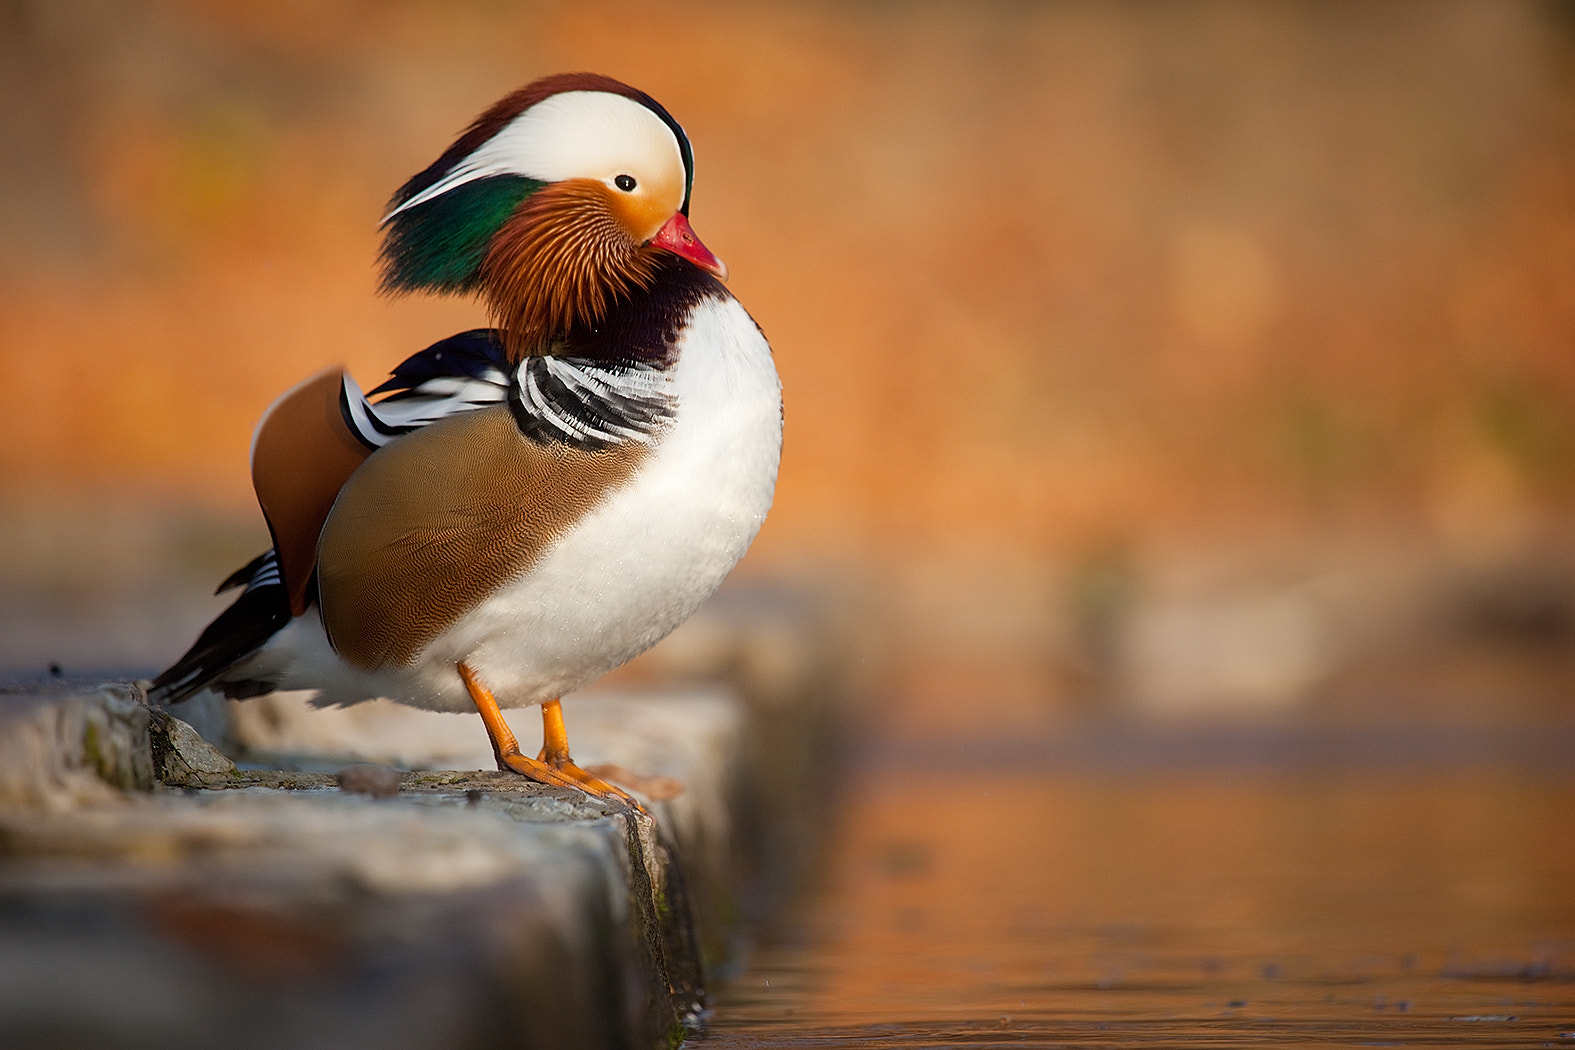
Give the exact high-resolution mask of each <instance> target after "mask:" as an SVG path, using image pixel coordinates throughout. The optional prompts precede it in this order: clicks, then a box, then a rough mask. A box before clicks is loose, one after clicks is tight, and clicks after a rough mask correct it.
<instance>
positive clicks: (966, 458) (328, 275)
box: [0, 0, 1575, 724]
mask: <svg viewBox="0 0 1575 1050" xmlns="http://www.w3.org/2000/svg"><path fill="white" fill-rule="evenodd" d="M569 69H592V70H596V71H599V72H604V73H608V74H611V75H613V76H616V77H618V78H620V79H623V80H626V81H628V82H630V83H632V84H635V85H636V86H639V87H641V88H643V89H644V90H646V91H648V92H650V93H651V94H652V95H653V96H655V97H656V98H657V99H659V100H660V101H661V102H662V103H663V104H664V105H665V106H667V108H668V109H669V110H671V111H672V113H673V114H674V115H675V116H676V117H677V118H678V119H679V120H680V121H681V122H682V123H683V124H684V126H685V127H686V129H687V130H688V132H689V135H690V138H691V139H692V141H693V143H694V147H695V152H696V156H697V179H696V184H695V190H694V202H693V208H692V212H691V217H692V219H693V222H694V225H695V228H696V230H697V232H699V234H700V235H701V236H702V237H703V238H704V239H705V241H706V243H707V244H708V245H710V246H711V247H712V248H713V249H714V250H715V251H716V252H717V254H718V255H720V256H721V257H722V258H723V259H724V260H726V262H727V263H728V265H729V266H730V268H731V270H732V273H733V274H734V276H733V279H732V282H731V286H732V288H733V291H734V292H735V293H736V294H737V295H738V296H739V298H740V299H741V300H742V301H743V302H744V303H745V305H746V306H747V307H748V308H749V309H750V311H751V312H752V313H753V314H754V316H755V317H756V319H757V320H758V321H759V322H760V323H761V325H762V326H763V328H764V329H765V331H766V333H767V334H768V336H769V337H770V338H771V340H772V343H773V346H774V348H775V352H776V357H777V363H778V367H779V369H780V371H781V373H782V377H783V383H784V388H785V397H786V405H787V409H786V411H787V440H786V451H785V456H784V460H783V465H782V474H781V481H780V486H779V489H778V494H777V504H776V507H775V509H774V511H773V513H772V517H771V520H770V521H769V522H768V524H767V526H766V528H765V530H764V532H763V533H762V534H761V537H760V539H759V541H758V543H757V546H756V549H755V551H754V552H753V553H752V554H751V555H750V558H749V559H748V560H747V561H746V564H745V566H744V567H743V569H741V570H740V571H741V572H742V573H743V574H744V577H745V579H746V580H749V579H759V580H763V579H787V580H791V581H797V582H798V585H800V586H803V587H805V588H806V589H809V590H812V591H813V590H817V589H818V590H820V591H823V592H826V593H831V594H834V595H835V596H836V598H837V600H836V601H835V602H833V603H832V604H833V605H834V606H835V611H834V612H833V614H832V615H833V618H834V619H835V618H840V622H843V623H845V624H852V625H854V626H856V627H858V628H860V629H862V631H863V632H864V633H863V634H860V635H858V637H860V638H861V639H863V641H862V643H861V644H862V645H864V648H865V652H866V655H867V654H868V653H876V652H878V653H879V654H880V655H881V656H882V662H881V667H882V668H883V670H882V671H881V672H880V673H881V675H883V676H885V677H883V678H882V680H881V682H879V683H877V685H878V687H879V689H882V690H887V691H891V692H902V693H904V694H905V695H908V696H910V697H911V698H912V703H913V704H914V705H915V710H916V711H919V712H921V714H922V713H923V712H924V711H928V712H929V713H930V716H932V717H933V718H934V719H936V720H938V722H937V724H943V723H945V722H946V720H947V719H948V718H951V717H955V716H954V715H951V714H948V713H947V708H948V703H947V696H948V695H952V696H955V694H956V691H957V690H958V689H961V688H967V687H973V688H980V687H981V683H984V684H985V685H987V686H988V688H990V689H992V690H994V691H996V692H997V693H998V694H1000V695H1001V696H1003V697H1006V698H1007V699H1005V700H1003V701H1002V703H1001V705H1000V708H1001V710H1007V711H1011V710H1017V711H1019V712H1020V713H1021V716H1022V717H1023V718H1025V719H1029V720H1033V719H1039V718H1042V717H1049V716H1048V715H1046V714H1045V712H1046V711H1049V710H1052V709H1059V708H1075V707H1076V706H1077V705H1078V704H1080V703H1084V702H1102V701H1100V699H1099V698H1100V697H1105V696H1112V695H1116V694H1119V695H1120V697H1122V698H1123V699H1122V702H1124V703H1132V704H1136V705H1137V706H1138V707H1142V708H1144V709H1148V710H1172V709H1174V710H1190V709H1192V708H1194V707H1199V706H1203V707H1208V706H1209V705H1216V706H1217V705H1224V708H1228V709H1230V710H1258V709H1282V708H1286V707H1288V706H1289V707H1296V706H1305V705H1307V704H1313V705H1315V706H1316V705H1317V704H1322V705H1324V706H1325V707H1326V708H1328V709H1329V710H1335V711H1338V710H1341V709H1342V708H1341V705H1342V703H1345V704H1348V705H1355V704H1356V703H1357V701H1355V700H1344V701H1342V700H1341V699H1340V698H1341V697H1355V696H1358V695H1370V694H1372V693H1373V692H1374V691H1375V690H1377V691H1381V692H1384V693H1385V695H1386V696H1387V697H1388V698H1389V699H1388V700H1387V701H1386V702H1387V703H1390V704H1392V705H1394V707H1395V710H1399V711H1402V712H1403V711H1404V710H1405V709H1406V708H1405V704H1406V703H1407V701H1406V700H1404V698H1403V695H1402V694H1405V690H1400V689H1396V688H1393V687H1392V681H1391V679H1390V678H1386V677H1385V675H1386V674H1387V673H1388V672H1386V671H1385V670H1384V668H1387V667H1392V666H1395V661H1396V660H1397V659H1399V660H1402V661H1403V659H1411V660H1412V663H1411V664H1409V665H1407V666H1408V667H1409V668H1410V671H1408V672H1407V673H1408V674H1409V673H1411V672H1414V671H1416V670H1418V669H1420V668H1435V669H1436V668H1437V667H1438V666H1439V665H1437V664H1436V662H1435V660H1434V658H1435V656H1436V655H1437V654H1438V653H1439V652H1440V651H1445V652H1449V653H1455V654H1458V652H1459V651H1460V650H1461V646H1460V645H1458V644H1456V643H1457V642H1458V641H1459V639H1460V638H1461V637H1464V636H1466V635H1469V636H1470V637H1471V638H1473V639H1481V638H1486V639H1488V641H1487V642H1484V644H1488V645H1489V648H1491V649H1492V652H1493V654H1496V655H1492V656H1491V657H1484V660H1485V661H1486V664H1485V665H1483V664H1482V663H1481V662H1480V661H1479V662H1477V663H1474V664H1473V667H1477V668H1480V667H1481V666H1488V667H1489V671H1485V672H1481V673H1480V674H1478V677H1476V678H1469V676H1468V678H1469V683H1471V684H1470V687H1469V688H1465V687H1461V688H1459V689H1458V690H1457V691H1458V692H1459V693H1460V696H1461V699H1460V701H1459V703H1460V705H1461V709H1462V710H1466V711H1467V713H1470V711H1474V710H1477V708H1482V709H1483V710H1486V709H1487V707H1491V708H1492V710H1493V711H1495V712H1499V713H1500V714H1501V713H1502V712H1503V710H1504V706H1503V705H1504V704H1509V705H1510V708H1511V709H1512V712H1513V713H1514V714H1515V717H1519V716H1520V715H1521V714H1524V715H1526V716H1527V717H1534V718H1537V719H1544V718H1548V717H1557V718H1564V717H1567V715H1568V711H1569V705H1568V704H1567V702H1566V701H1565V700H1564V699H1563V697H1564V696H1566V695H1567V693H1566V692H1565V687H1566V686H1567V685H1568V684H1570V683H1571V682H1575V669H1572V668H1575V658H1572V649H1575V643H1572V640H1571V639H1572V636H1575V597H1572V595H1575V557H1572V554H1575V546H1572V544H1571V536H1572V532H1571V524H1572V520H1571V519H1572V511H1575V8H1572V7H1571V6H1570V5H1569V4H1553V3H1498V4H1482V3H1474V2H1460V3H1398V4H1383V5H1360V4H1341V5H1328V4H1321V3H1273V4H1245V3H1208V4H1188V5H1160V4H1154V5H1144V4H1092V3H1062V4H1022V3H1004V2H1003V3H977V4H967V5H962V4H950V3H911V4H882V3H870V4H841V3H798V4H769V3H751V2H732V3H726V4H722V3H715V4H711V3H675V4H662V5H655V6H653V5H650V4H634V3H616V2H600V0H593V2H586V0H577V2H572V3H569V2H565V3H551V2H547V3H525V4H508V3H500V2H494V0H471V2H458V3H449V2H445V3H436V2H430V0H408V2H388V3H373V2H356V0H328V2H315V0H314V2H311V3H307V2H300V0H292V2H281V0H266V2H264V0H255V2H252V0H241V2H219V0H210V2H202V0H163V2H153V0H144V2H126V3H119V4H108V5H105V4H94V3H87V2H73V0H67V2H42V0H39V2H26V0H18V2H14V3H10V4H7V5H5V6H4V7H3V8H0V96H3V105H0V137H3V139H4V141H5V142H7V143H8V144H9V145H8V148H6V149H5V150H3V151H0V369H3V374H4V376H5V378H6V384H7V387H6V388H7V391H8V393H7V396H6V400H5V403H6V411H5V412H4V413H0V501H3V508H4V510H3V513H0V546H3V547H4V548H5V553H3V554H0V587H3V588H4V590H5V592H6V596H5V597H4V599H3V600H0V626H3V627H4V633H5V635H6V637H7V639H8V640H7V641H6V642H5V644H4V646H3V648H0V663H3V664H5V665H6V666H9V667H13V668H24V669H26V668H34V667H38V666H41V665H42V664H43V663H44V662H46V661H49V660H56V661H70V660H72V659H76V660H77V662H78V663H82V662H86V663H88V664H97V665H113V666H124V667H127V668H132V669H140V670H153V669H156V667H157V665H160V664H162V663H163V662H167V661H168V660H169V659H171V658H173V657H174V656H175V655H177V654H178V651H179V649H180V647H181V646H182V645H184V643H185V642H186V641H188V640H189V637H190V632H191V631H194V630H195V629H196V628H197V627H199V626H200V625H201V623H202V622H203V621H204V620H205V619H206V618H207V617H208V616H210V615H211V614H212V613H213V612H214V611H215V609H216V608H217V606H216V605H211V606H210V605H197V604H193V596H194V595H200V594H202V593H204V592H203V591H202V590H201V587H200V584H199V583H192V582H188V581H187V580H186V578H185V577H181V582H180V584H179V585H178V586H176V587H174V589H171V587H170V586H168V585H166V582H164V581H166V580H167V579H168V577H169V575H170V573H171V572H172V571H174V570H173V569H172V568H171V566H172V565H179V566H185V567H188V568H189V571H190V573H191V579H192V580H199V579H206V578H207V576H208V575H211V576H212V578H213V579H217V578H218V575H222V574H223V573H224V572H227V571H228V570H229V569H230V568H233V567H234V566H233V565H232V564H230V562H231V561H234V560H235V559H237V558H244V557H248V556H249V555H250V554H251V553H253V551H252V548H253V547H256V546H257V545H258V544H259V543H261V542H263V539H264V537H265V533H264V531H263V529H262V526H261V523H260V520H259V519H258V518H257V516H256V513H255V510H254V508H253V505H252V497H251V493H250V488H249V480H248V474H247V470H246V456H247V446H248V442H249V439H250V434H251V428H252V425H253V423H254V422H255V421H256V419H257V418H258V416H259V414H260V413H261V412H262V411H263V409H264V408H265V407H266V406H267V404H268V403H269V402H270V401H271V400H272V399H273V398H274V397H275V396H276V395H277V394H278V393H279V392H280V391H282V390H284V389H286V388H287V387H289V386H290V385H292V384H294V383H295V382H297V381H298V380H300V379H301V378H303V377H304V376H306V375H308V374H310V373H312V372H314V371H316V370H317V369H319V368H321V367H322V366H324V365H326V364H330V363H333V362H342V363H344V364H345V365H347V366H348V367H349V369H350V370H351V371H352V372H353V373H354V375H355V376H356V377H357V379H358V380H360V382H361V383H362V384H363V386H366V385H368V384H375V383H376V382H378V380H379V378H380V376H381V375H382V374H383V373H384V372H386V371H387V369H388V368H390V367H391V366H392V365H394V364H395V363H397V362H398V361H399V360H401V359H402V358H403V357H404V356H406V355H407V354H409V353H411V352H413V351H415V350H417V349H420V348H421V347H423V346H425V345H427V344H428V343H430V342H431V341H433V340H435V339H438V338H440V337H442V336H445V335H448V334H450V333H452V332H454V331H457V330H460V329H463V328H468V327H473V326H476V325H478V324H482V323H484V321H485V318H484V314H483V311H482V310H481V308H480V307H479V306H478V305H477V304H476V303H474V302H471V301H464V300H430V299H403V300H394V301H389V300H385V299H382V298H379V297H378V296H377V294H376V292H375V265H374V264H375V255H376V247H377V228H376V227H377V221H378V219H379V217H380V215H381V213H382V209H383V205H384V203H385V201H386V200H387V199H388V197H389V195H390V194H391V193H392V191H393V190H394V188H395V187H397V186H398V185H399V184H400V183H401V182H403V181H404V180H405V179H406V178H407V177H408V176H409V175H411V174H412V173H414V172H415V171H417V170H419V169H421V168H422V167H424V166H425V165H426V164H427V163H429V162H430V161H431V160H432V159H433V158H434V157H436V155H437V154H438V152H440V151H441V150H442V149H443V148H444V147H445V146H446V145H447V144H448V143H449V142H450V141H452V138H453V137H454V135H455V134H456V133H457V132H458V131H459V130H461V129H462V128H463V127H464V126H465V125H466V124H467V123H468V122H469V121H470V119H471V118H472V117H474V116H475V115H476V114H477V113H479V112H480V111H481V110H482V109H483V108H485V107H486V106H487V105H489V104H490V103H491V102H492V101H494V100H495V99H497V98H498V97H500V96H501V95H503V94H505V93H506V92H508V91H510V90H512V89H513V88H515V87H518V86H520V85H521V84H523V83H525V82H527V81H529V80H531V79H533V78H535V77H537V76H539V75H542V74H545V73H548V72H554V71H561V70H569ZM215 536H217V537H219V538H218V539H214V538H213V537H215ZM235 563H236V564H238V563H239V562H238V561H236V562H235ZM204 574H207V575H204ZM215 574H216V575H215ZM112 592H113V593H114V594H122V595H125V594H129V595H131V598H130V599H128V600H129V601H130V604H131V607H132V608H133V609H134V610H136V611H135V612H134V613H132V614H131V615H129V616H128V615H127V614H126V613H125V612H124V609H125V607H126V603H125V601H120V603H119V604H116V603H115V602H112V601H110V600H109V599H108V598H104V595H106V594H111V593H112ZM117 601H118V599H117ZM95 603H97V604H95ZM115 610H121V611H119V612H117V611H115ZM128 620H129V621H130V622H129V623H128V622H127V621H128ZM1506 639H1507V640H1506ZM1489 643H1491V644H1489ZM1506 647H1507V648H1506ZM937 649H943V650H944V651H945V652H946V654H947V656H948V659H949V660H950V662H949V663H947V665H946V666H945V667H938V666H937V664H936V662H935V659H934V658H933V657H934V654H935V652H936V650H937ZM1005 653H1010V654H1012V656H1013V659H1011V660H1003V659H1000V658H999V657H1001V656H1002V654H1005ZM1506 653H1507V654H1508V655H1504V654H1506ZM905 654H906V655H908V656H912V655H914V654H930V656H931V657H932V659H930V660H929V661H928V662H926V663H924V664H923V665H922V669H921V670H915V669H914V667H915V665H914V664H913V663H912V661H905V660H904V655H905ZM1407 654H1410V655H1409V656H1408V655H1407ZM887 658H890V659H887ZM1528 661H1529V664H1528ZM1533 665H1534V667H1533V670H1532V671H1529V672H1528V671H1525V670H1524V668H1526V667H1527V666H1533ZM1451 666H1452V665H1451ZM1506 667H1507V668H1509V670H1507V671H1506V670H1504V669H1505V668H1506ZM903 668H908V669H907V670H903ZM1446 670H1448V668H1446ZM1500 672H1503V673H1502V674H1501V673H1500ZM1438 673H1439V674H1443V671H1439V672H1438ZM1473 673H1476V672H1473ZM1450 674H1451V678H1450V680H1451V681H1453V682H1455V683H1457V684H1458V683H1459V682H1460V681H1461V679H1460V677H1459V675H1455V674H1453V672H1452V671H1451V672H1450ZM1506 675H1507V677H1506ZM1528 675H1529V676H1530V678H1533V679H1535V680H1536V681H1537V682H1538V683H1542V684H1541V685H1538V686H1537V687H1536V688H1532V687H1530V686H1525V685H1524V682H1525V681H1526V680H1528V679H1527V676H1528ZM1490 680H1491V682H1494V683H1502V682H1506V681H1507V682H1510V683H1511V684H1510V685H1508V686H1499V685H1494V686H1492V687H1488V686H1484V685H1481V683H1482V682H1487V681H1490ZM1342 683H1343V684H1342ZM1375 683H1376V684H1375ZM1386 683H1387V684H1386ZM1516 683H1519V684H1516ZM1429 689H1431V687H1430V686H1429V687H1428V688H1427V689H1421V688H1419V690H1418V691H1419V692H1427V691H1429ZM1446 692H1447V690H1446ZM931 694H933V702H929V703H928V706H927V701H926V700H925V697H926V696H927V695H931ZM1430 696H1431V699H1430V700H1429V703H1430V704H1434V705H1437V704H1440V703H1442V704H1444V706H1445V707H1446V708H1447V707H1448V701H1447V700H1440V699H1439V694H1438V691H1437V690H1436V689H1434V690H1431V693H1430ZM1013 697H1015V698H1016V699H1011V698H1013ZM1046 697H1059V698H1061V699H1059V700H1046V699H1045V698H1046ZM1089 698H1092V700H1089ZM1516 698H1519V699H1516ZM1014 705H1015V706H1014ZM1232 705H1235V706H1232ZM1472 705H1477V707H1476V708H1474V707H1473V706H1472ZM1484 705H1486V706H1484ZM1515 705H1519V706H1515ZM1468 709H1469V710H1468ZM1479 713H1480V712H1479Z"/></svg>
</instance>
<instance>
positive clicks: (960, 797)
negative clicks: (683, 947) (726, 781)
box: [697, 731, 1575, 1050]
mask: <svg viewBox="0 0 1575 1050" xmlns="http://www.w3.org/2000/svg"><path fill="white" fill-rule="evenodd" d="M1572 744H1575V739H1572V738H1571V736H1570V734H1568V733H1565V734H1562V735H1560V734H1552V735H1549V734H1543V733H1523V734H1516V733H1508V734H1505V733H1499V734H1497V735H1494V734H1482V733H1473V732H1469V731H1457V732H1432V733H1406V732H1398V733H1392V734H1388V735H1385V734H1374V733H1372V732H1361V731H1352V732H1349V733H1344V734H1333V735H1330V734H1323V735H1317V734H1310V733H1307V732H1294V731H1288V732H1283V733H1281V732H1271V733H1268V734H1258V735H1254V734H1250V733H1249V734H1245V735H1243V734H1224V735H1211V734H1195V735H1186V734H1182V735H1179V736H1178V735H1175V734H1169V735H1167V734H1159V735H1154V734H1149V735H1146V736H1140V737H1137V738H1130V737H1124V736H1122V735H1121V734H1114V735H1106V736H1094V737H1085V738H1082V739H1080V740H1073V741H1071V742H1070V743H1069V742H1067V741H1066V740H1064V739H1046V740H1040V741H1035V740H1023V739H1016V740H1005V741H1001V742H999V743H998V744H996V745H994V746H991V745H989V744H982V745H978V746H971V747H966V746H934V745H925V746H909V747H896V746H890V747H872V748H867V749H865V751H864V753H863V754H862V755H861V756H859V760H858V763H857V765H856V766H855V768H854V769H853V770H852V771H851V772H850V773H849V775H848V779H847V783H846V784H845V793H844V799H843V803H842V808H841V810H840V812H839V814H838V819H837V821H836V825H835V827H834V828H833V829H831V832H830V842H829V848H828V852H827V857H826V862H825V865H824V869H823V870H822V872H821V873H820V875H819V877H818V879H817V881H816V885H815V886H814V887H813V888H812V890H811V891H810V892H809V893H808V895H807V897H806V899H805V901H804V905H803V908H802V910H801V911H800V912H799V913H798V914H796V915H795V916H794V917H792V918H791V919H790V921H788V922H787V923H786V924H785V928H784V931H783V934H782V936H780V937H779V938H777V940H776V941H775V942H774V943H771V944H768V945H766V946H763V947H762V948H761V949H760V950H759V951H758V952H757V953H756V954H755V955H754V957H753V958H752V959H751V960H750V962H749V964H748V966H747V968H746V969H745V971H744V972H743V973H742V974H740V975H739V976H738V977H737V978H736V979H735V980H734V981H733V982H732V983H731V984H730V985H729V986H727V987H726V988H724V989H723V991H722V993H721V994H720V995H719V996H718V998H717V1001H716V1004H715V1006H716V1009H715V1016H714V1020H713V1025H712V1029H711V1031H710V1032H709V1033H708V1035H707V1036H706V1037H705V1038H704V1039H702V1040H700V1041H699V1042H698V1043H697V1046H699V1047H702V1048H704V1050H721V1048H743V1047H828V1048H830V1047H836V1048H852V1047H887V1048H902V1047H923V1046H938V1045H944V1046H969V1047H995V1046H1001V1047H1006V1046H1011V1047H1083V1046H1088V1047H1105V1046H1183V1047H1231V1046H1263V1045H1269V1044H1273V1045H1276V1046H1281V1045H1284V1046H1301V1045H1305V1046H1484V1047H1486V1046H1492V1047H1504V1046H1567V1047H1575V777H1572V776H1570V775H1569V774H1570V773H1571V772H1572V771H1575V747H1572V746H1571V745H1572ZM992 756H993V758H992ZM992 762H993V764H992Z"/></svg>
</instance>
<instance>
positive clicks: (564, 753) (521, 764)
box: [456, 664, 645, 813]
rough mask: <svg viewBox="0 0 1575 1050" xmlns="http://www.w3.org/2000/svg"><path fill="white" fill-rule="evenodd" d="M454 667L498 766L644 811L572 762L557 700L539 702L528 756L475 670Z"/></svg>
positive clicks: (613, 785)
mask: <svg viewBox="0 0 1575 1050" xmlns="http://www.w3.org/2000/svg"><path fill="white" fill-rule="evenodd" d="M456 666H457V667H458V669H459V676H460V678H462V679H464V682H465V689H466V690H467V691H468V692H469V693H470V698H471V699H472V700H474V701H475V703H476V710H477V711H479V712H481V721H482V722H483V723H484V724H485V725H486V727H487V736H488V737H490V738H491V740H492V753H493V754H495V755H497V756H498V768H499V769H512V770H513V771H514V772H516V773H519V774H520V775H521V776H525V777H528V778H530V779H531V780H534V781H536V782H537V783H538V784H553V785H555V786H557V787H572V788H579V789H580V790H581V791H584V792H585V793H586V794H589V795H596V796H598V797H600V798H614V799H618V800H619V801H621V802H626V803H628V804H629V805H631V806H633V807H634V808H635V809H637V810H639V811H640V812H642V813H643V812H645V807H644V806H642V805H640V803H639V800H637V799H636V798H635V797H634V796H633V795H631V794H629V793H628V792H627V791H625V790H623V789H622V788H620V787H618V786H617V785H615V784H609V783H608V782H607V781H605V780H603V779H601V778H600V777H597V776H593V775H591V774H590V773H587V772H586V771H585V770H583V769H581V768H580V767H579V766H577V765H575V764H574V760H573V759H571V758H570V757H569V737H568V734H567V732H565V731H564V728H563V708H562V705H560V704H559V702H558V701H557V700H550V701H548V702H547V703H545V704H542V705H541V730H542V747H541V754H540V755H538V756H537V757H536V758H531V757H530V756H529V755H526V754H524V753H522V752H521V751H520V745H519V741H518V740H516V739H514V732H513V731H512V730H511V729H509V726H508V723H507V722H505V721H503V712H502V711H501V710H499V709H498V701H497V700H496V699H495V698H494V697H493V695H492V693H491V691H489V690H488V689H487V687H486V686H484V685H482V684H481V680H480V679H479V678H477V677H476V672H474V671H472V670H471V669H470V668H469V667H467V666H466V665H465V664H457V665H456Z"/></svg>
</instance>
